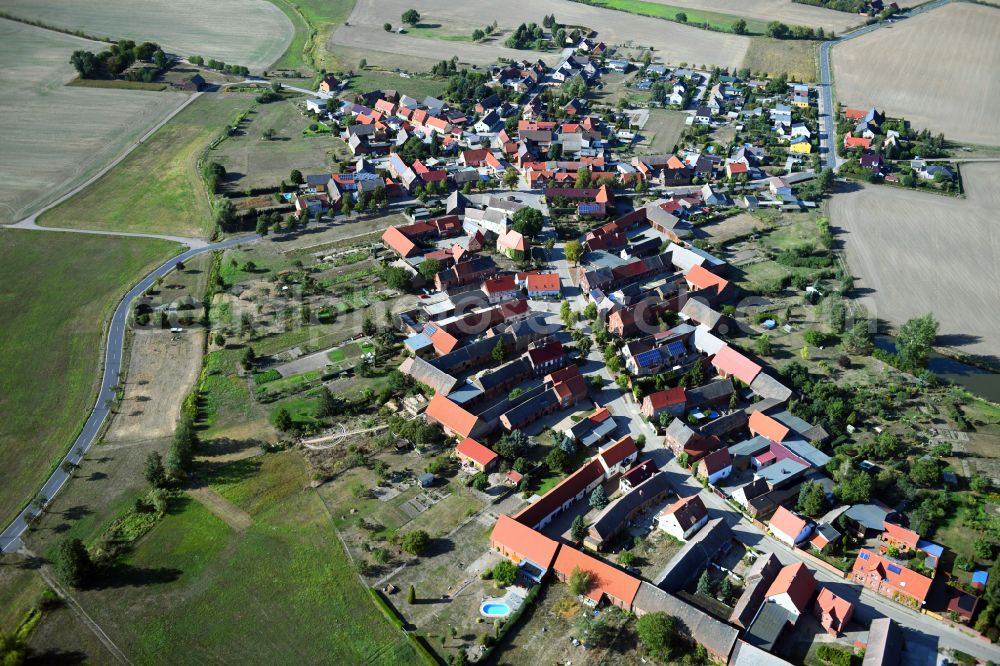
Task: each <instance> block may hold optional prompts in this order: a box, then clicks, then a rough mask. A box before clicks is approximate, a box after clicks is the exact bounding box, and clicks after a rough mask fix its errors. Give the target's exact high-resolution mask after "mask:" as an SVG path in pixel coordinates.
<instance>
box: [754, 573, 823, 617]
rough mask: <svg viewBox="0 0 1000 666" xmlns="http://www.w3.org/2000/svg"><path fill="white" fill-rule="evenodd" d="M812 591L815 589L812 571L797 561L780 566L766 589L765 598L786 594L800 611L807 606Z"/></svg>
mask: <svg viewBox="0 0 1000 666" xmlns="http://www.w3.org/2000/svg"><path fill="white" fill-rule="evenodd" d="M814 591H816V578H815V576H813V572H812V571H810V570H809V567H807V566H806V565H805V564H803V563H802V562H797V563H795V564H789V565H788V566H786V567H782V569H781V571H779V572H778V575H777V577H776V578H775V579H774V582H773V583H771V587H769V588H768V589H767V594H766V595H765V598H767V599H770V598H771V597H776V596H778V595H779V594H787V595H788V596H789V598H790V599H791V600H792V604H793V605H794V606H795V608H796V609H797V610H798V611H799V612H800V613H802V612H804V611H805V610H806V608H807V607H808V606H809V599H811V598H812V594H813V592H814Z"/></svg>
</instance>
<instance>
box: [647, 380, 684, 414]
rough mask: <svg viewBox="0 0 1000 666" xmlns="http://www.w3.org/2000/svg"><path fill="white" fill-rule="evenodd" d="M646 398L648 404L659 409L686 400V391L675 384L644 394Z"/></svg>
mask: <svg viewBox="0 0 1000 666" xmlns="http://www.w3.org/2000/svg"><path fill="white" fill-rule="evenodd" d="M646 399H647V400H649V404H650V405H651V406H652V407H653V409H656V410H660V409H663V408H664V407H668V406H669V405H679V404H682V403H684V402H686V401H687V391H685V390H684V387H683V386H675V387H674V388H669V389H665V390H663V391H657V392H656V393H650V394H649V395H647V396H646Z"/></svg>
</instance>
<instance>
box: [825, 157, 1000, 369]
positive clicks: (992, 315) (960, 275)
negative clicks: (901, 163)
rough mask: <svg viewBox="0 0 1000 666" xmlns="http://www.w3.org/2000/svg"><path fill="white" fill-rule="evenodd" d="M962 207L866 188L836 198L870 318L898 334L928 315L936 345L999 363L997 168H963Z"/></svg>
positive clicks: (836, 220) (835, 218) (836, 219)
mask: <svg viewBox="0 0 1000 666" xmlns="http://www.w3.org/2000/svg"><path fill="white" fill-rule="evenodd" d="M962 175H963V177H964V180H965V187H966V191H967V192H968V199H966V200H955V199H952V198H949V197H944V196H939V195H936V194H928V193H923V192H913V191H908V190H904V189H902V188H895V187H888V186H876V185H869V186H867V187H865V188H864V189H859V190H857V191H854V192H849V193H843V194H836V195H835V196H834V197H833V198H832V200H831V201H830V217H831V223H832V224H833V226H834V227H839V230H840V235H839V239H840V240H842V241H843V243H844V246H845V249H846V251H847V261H848V264H849V266H850V269H851V272H852V273H853V274H854V275H855V276H857V277H858V278H860V279H858V280H857V281H856V282H855V286H856V287H857V288H859V289H860V290H862V293H864V290H866V289H867V290H874V291H873V292H872V293H870V294H868V295H865V296H863V297H862V301H863V302H864V303H865V305H866V307H867V308H868V310H869V312H870V313H871V314H872V315H874V316H877V317H878V318H879V319H883V320H886V321H888V322H890V323H891V324H893V325H895V326H898V325H900V324H902V323H903V322H904V321H906V320H907V319H908V318H910V317H913V316H917V315H922V314H925V313H927V312H931V313H933V314H934V315H935V316H936V317H937V319H938V321H940V322H941V330H940V336H939V338H938V344H940V345H942V346H947V347H954V348H956V349H958V350H960V351H963V352H965V353H968V354H982V355H989V356H993V357H994V358H1000V290H998V289H997V284H1000V229H998V228H997V225H996V210H997V207H998V206H1000V163H979V164H969V165H966V166H965V167H963V168H962Z"/></svg>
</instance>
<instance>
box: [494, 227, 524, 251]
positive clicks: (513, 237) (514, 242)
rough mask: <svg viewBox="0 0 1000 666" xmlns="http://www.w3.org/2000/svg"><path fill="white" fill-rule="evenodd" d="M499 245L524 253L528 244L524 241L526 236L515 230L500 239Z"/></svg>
mask: <svg viewBox="0 0 1000 666" xmlns="http://www.w3.org/2000/svg"><path fill="white" fill-rule="evenodd" d="M497 245H499V246H500V247H503V248H507V249H509V250H517V251H519V252H524V251H525V250H526V249H527V243H526V242H525V240H524V236H523V235H521V234H520V233H519V232H517V231H514V230H513V229H511V230H510V231H508V232H507V233H505V234H504V235H503V236H501V237H500V238H498V239H497Z"/></svg>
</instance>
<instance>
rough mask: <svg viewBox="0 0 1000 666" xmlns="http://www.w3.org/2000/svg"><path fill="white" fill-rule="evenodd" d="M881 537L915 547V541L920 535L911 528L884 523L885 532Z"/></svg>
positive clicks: (908, 546)
mask: <svg viewBox="0 0 1000 666" xmlns="http://www.w3.org/2000/svg"><path fill="white" fill-rule="evenodd" d="M882 536H883V537H888V538H889V539H891V540H892V541H895V542H896V543H899V544H903V545H904V546H906V547H907V548H916V547H917V542H918V541H919V540H920V535H919V534H917V533H916V532H914V531H913V530H908V529H906V528H905V527H903V526H902V525H896V524H895V523H889V522H887V523H885V533H884V534H883V535H882Z"/></svg>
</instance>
